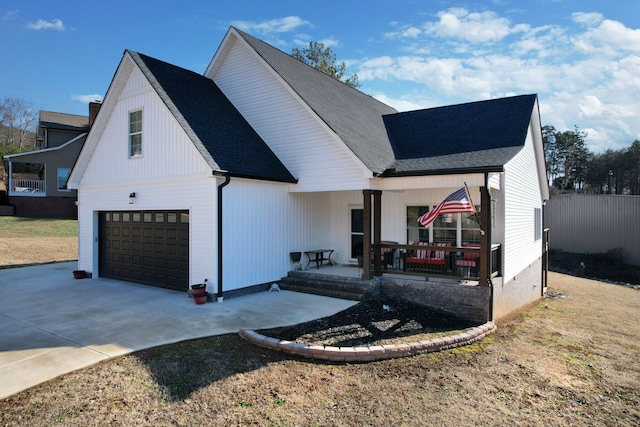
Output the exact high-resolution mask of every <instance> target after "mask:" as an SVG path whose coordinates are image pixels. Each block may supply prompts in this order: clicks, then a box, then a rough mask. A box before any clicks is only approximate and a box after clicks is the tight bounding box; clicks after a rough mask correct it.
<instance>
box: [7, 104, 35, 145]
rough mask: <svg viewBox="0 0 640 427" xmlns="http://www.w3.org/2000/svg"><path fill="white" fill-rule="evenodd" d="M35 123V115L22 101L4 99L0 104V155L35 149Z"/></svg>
mask: <svg viewBox="0 0 640 427" xmlns="http://www.w3.org/2000/svg"><path fill="white" fill-rule="evenodd" d="M35 122H36V113H35V112H34V111H33V109H32V108H31V106H30V105H29V104H28V103H27V102H26V101H25V100H24V99H20V98H8V97H7V98H4V99H3V100H2V102H0V147H1V149H0V150H1V151H2V153H1V154H8V153H14V152H18V151H25V150H30V149H33V148H35V134H34V132H33V127H34V124H35Z"/></svg>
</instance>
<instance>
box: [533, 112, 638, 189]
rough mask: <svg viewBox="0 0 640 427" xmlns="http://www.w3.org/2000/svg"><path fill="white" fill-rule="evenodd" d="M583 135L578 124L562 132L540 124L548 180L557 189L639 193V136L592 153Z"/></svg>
mask: <svg viewBox="0 0 640 427" xmlns="http://www.w3.org/2000/svg"><path fill="white" fill-rule="evenodd" d="M586 136H587V133H586V132H584V131H581V130H580V129H579V128H578V127H577V126H576V127H575V128H574V130H572V131H564V132H560V131H558V130H556V128H555V127H553V126H550V125H546V126H543V127H542V139H543V143H544V152H545V159H546V162H547V178H548V180H549V183H551V185H552V186H553V187H555V188H556V189H558V190H560V191H571V192H576V193H588V194H635V195H640V140H635V141H634V142H633V143H632V144H631V146H629V147H627V148H622V149H619V150H612V149H607V150H606V151H605V152H604V153H601V154H594V153H593V152H591V151H590V150H589V149H588V148H587V146H586V144H585V138H586Z"/></svg>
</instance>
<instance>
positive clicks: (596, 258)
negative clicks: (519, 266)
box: [549, 250, 640, 286]
mask: <svg viewBox="0 0 640 427" xmlns="http://www.w3.org/2000/svg"><path fill="white" fill-rule="evenodd" d="M622 260H623V256H622V253H621V251H619V250H611V251H609V252H606V253H603V254H577V253H571V252H564V251H551V252H550V255H549V268H550V269H551V270H552V271H557V272H558V273H564V274H570V275H573V276H578V277H586V278H593V279H600V280H607V281H611V282H616V283H625V284H627V283H628V284H630V285H636V286H640V266H637V265H630V264H625V263H624V262H623V261H622Z"/></svg>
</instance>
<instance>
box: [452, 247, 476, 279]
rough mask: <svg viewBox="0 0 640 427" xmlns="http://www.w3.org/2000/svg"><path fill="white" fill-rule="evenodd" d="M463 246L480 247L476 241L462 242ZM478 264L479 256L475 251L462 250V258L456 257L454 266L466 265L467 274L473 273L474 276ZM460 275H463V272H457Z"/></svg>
mask: <svg viewBox="0 0 640 427" xmlns="http://www.w3.org/2000/svg"><path fill="white" fill-rule="evenodd" d="M464 246H465V247H467V248H480V245H479V244H477V243H464ZM479 264H480V256H479V255H478V253H477V252H464V253H463V254H462V259H460V258H457V259H456V267H463V268H464V267H468V268H469V275H471V273H473V275H474V276H477V274H478V265H479ZM459 275H460V276H462V275H464V274H463V273H460V274H459Z"/></svg>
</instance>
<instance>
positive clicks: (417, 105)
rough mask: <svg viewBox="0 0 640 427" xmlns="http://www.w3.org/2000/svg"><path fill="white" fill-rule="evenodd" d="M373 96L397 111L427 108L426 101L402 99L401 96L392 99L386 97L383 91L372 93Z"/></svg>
mask: <svg viewBox="0 0 640 427" xmlns="http://www.w3.org/2000/svg"><path fill="white" fill-rule="evenodd" d="M373 97H374V98H375V99H377V100H378V101H380V102H384V103H385V104H387V105H390V106H392V107H393V108H395V109H396V110H398V111H413V110H421V109H423V108H427V106H428V105H427V103H426V102H422V103H421V102H416V100H415V99H413V98H412V99H403V98H400V99H397V98H396V99H394V98H390V97H388V96H387V95H385V94H383V93H377V94H375V95H373Z"/></svg>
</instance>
